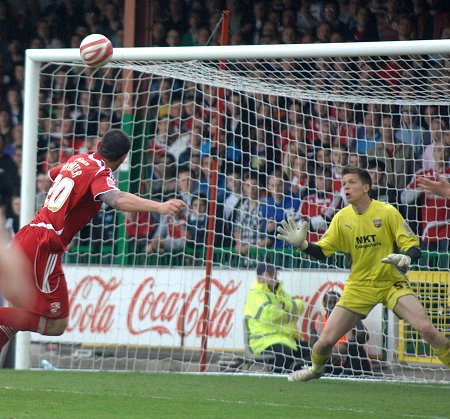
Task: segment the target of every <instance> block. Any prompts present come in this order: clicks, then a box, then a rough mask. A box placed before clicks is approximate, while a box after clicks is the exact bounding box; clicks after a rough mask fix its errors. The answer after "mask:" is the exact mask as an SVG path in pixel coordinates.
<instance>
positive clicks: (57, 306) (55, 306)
mask: <svg viewBox="0 0 450 419" xmlns="http://www.w3.org/2000/svg"><path fill="white" fill-rule="evenodd" d="M60 311H61V303H60V302H59V301H57V302H54V303H51V304H50V313H52V314H58V313H59V312H60Z"/></svg>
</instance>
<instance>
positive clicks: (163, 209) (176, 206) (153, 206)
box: [99, 190, 186, 215]
mask: <svg viewBox="0 0 450 419" xmlns="http://www.w3.org/2000/svg"><path fill="white" fill-rule="evenodd" d="M99 198H100V200H101V201H102V202H104V203H105V204H107V205H109V206H110V207H113V208H115V209H118V210H120V211H125V212H138V211H141V212H157V213H159V214H171V215H175V214H177V213H178V212H179V211H180V210H181V209H183V208H185V207H186V204H185V203H184V202H183V201H182V200H181V199H169V200H168V201H166V202H156V201H152V200H151V199H145V198H140V197H139V196H136V195H133V194H131V193H128V192H122V191H118V190H113V191H109V192H105V193H104V194H101V195H100V196H99Z"/></svg>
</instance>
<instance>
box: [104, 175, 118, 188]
mask: <svg viewBox="0 0 450 419" xmlns="http://www.w3.org/2000/svg"><path fill="white" fill-rule="evenodd" d="M106 183H107V184H108V186H109V187H110V188H115V187H116V181H115V180H114V178H113V177H110V176H108V177H107V178H106Z"/></svg>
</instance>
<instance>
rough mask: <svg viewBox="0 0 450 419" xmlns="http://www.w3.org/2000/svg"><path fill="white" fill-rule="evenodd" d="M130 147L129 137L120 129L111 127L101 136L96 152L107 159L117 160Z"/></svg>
mask: <svg viewBox="0 0 450 419" xmlns="http://www.w3.org/2000/svg"><path fill="white" fill-rule="evenodd" d="M130 148H131V141H130V137H128V135H127V134H125V133H124V132H123V131H122V130H120V129H111V130H109V131H108V132H107V133H106V134H105V135H104V136H103V138H102V142H101V143H100V146H99V148H98V154H100V156H102V157H103V158H105V159H106V160H108V161H117V160H119V159H120V158H121V157H122V156H124V155H125V154H127V153H128V151H130Z"/></svg>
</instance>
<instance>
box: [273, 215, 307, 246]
mask: <svg viewBox="0 0 450 419" xmlns="http://www.w3.org/2000/svg"><path fill="white" fill-rule="evenodd" d="M281 226H282V227H281ZM281 226H280V227H278V228H277V231H278V233H280V234H277V239H280V240H283V241H285V242H288V243H290V244H292V246H295V247H298V248H299V249H300V250H305V249H306V248H307V247H308V242H307V241H306V232H307V231H308V223H307V222H306V221H303V222H302V223H301V225H300V227H299V228H297V224H296V223H295V221H294V219H293V218H292V217H289V218H288V220H287V221H285V220H283V221H282V222H281Z"/></svg>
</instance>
